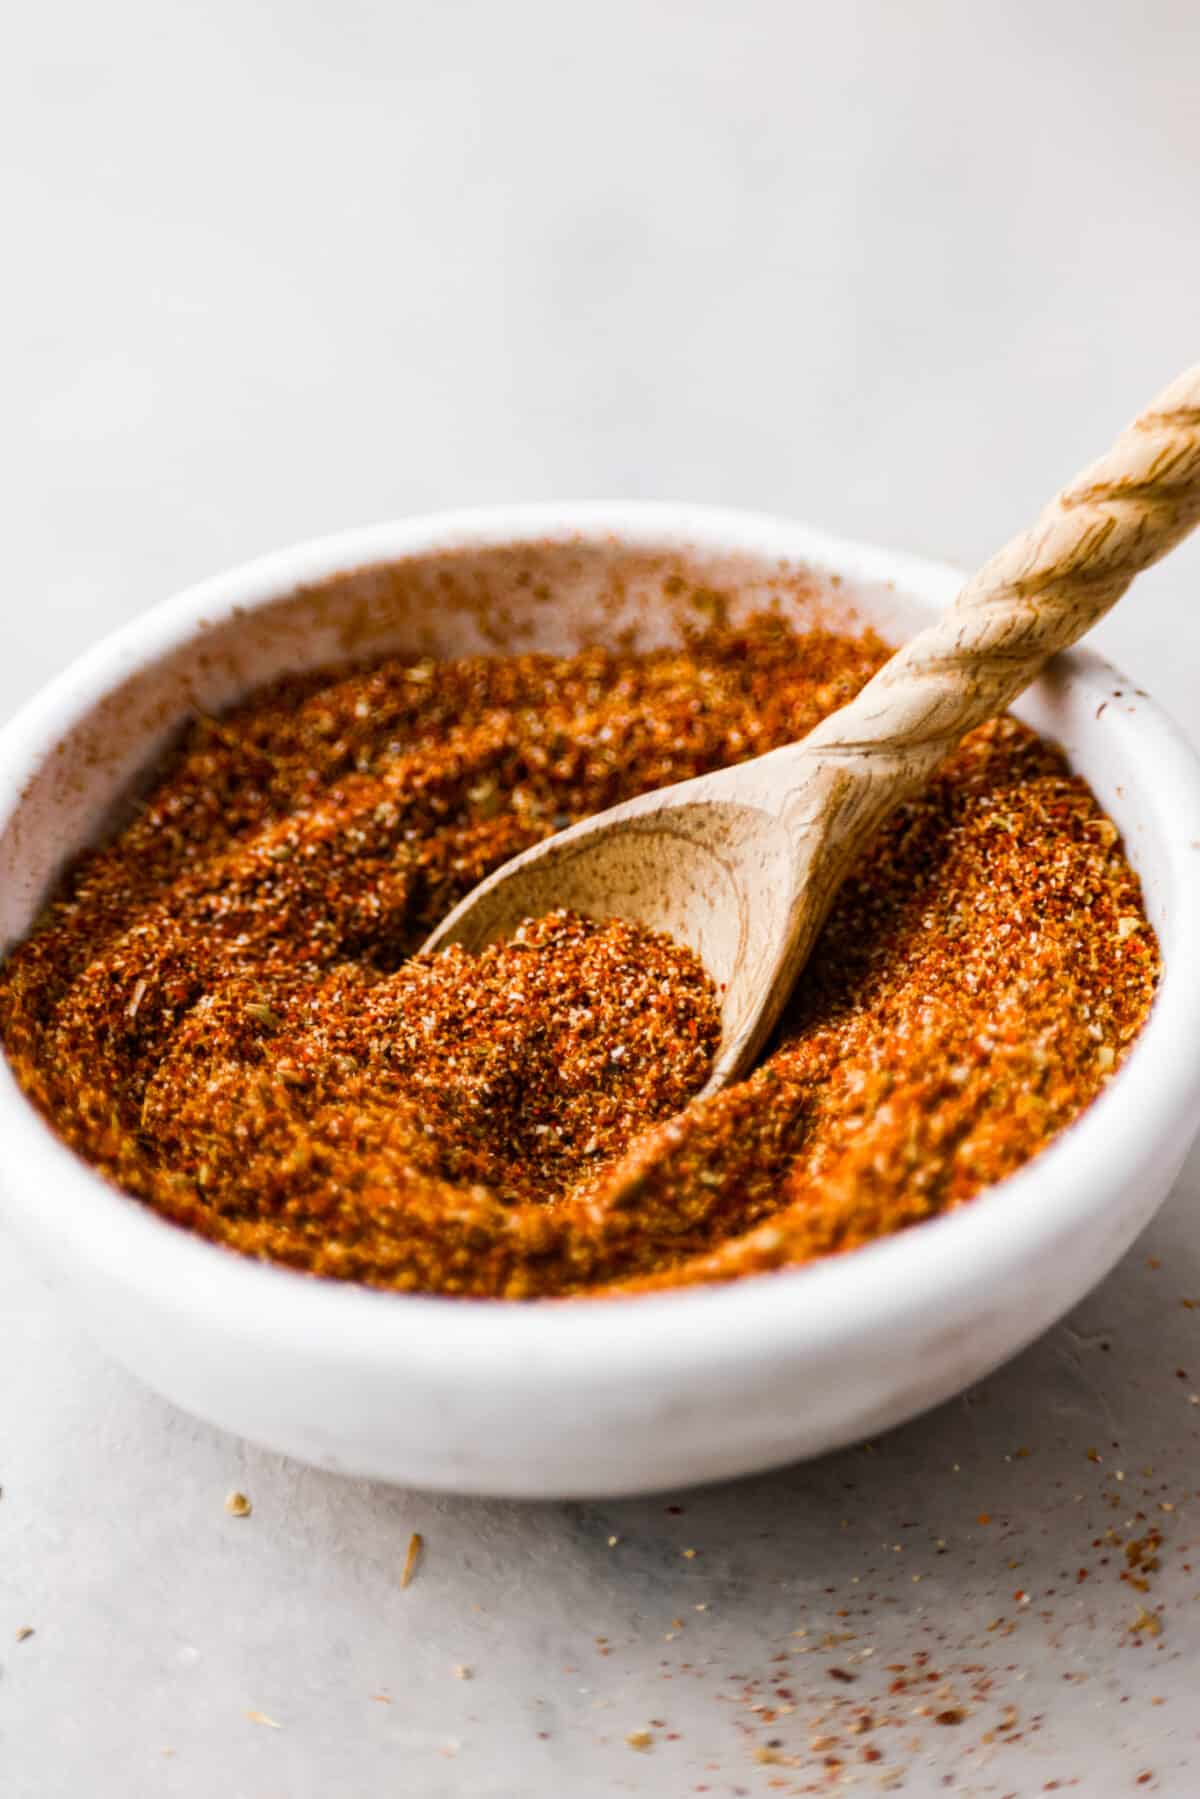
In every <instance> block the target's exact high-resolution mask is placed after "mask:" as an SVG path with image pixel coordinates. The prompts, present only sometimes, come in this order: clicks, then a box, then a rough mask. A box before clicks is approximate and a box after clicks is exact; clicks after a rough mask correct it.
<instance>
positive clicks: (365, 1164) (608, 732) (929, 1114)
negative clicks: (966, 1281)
mask: <svg viewBox="0 0 1200 1799" xmlns="http://www.w3.org/2000/svg"><path fill="white" fill-rule="evenodd" d="M886 653H887V652H886V649H885V646H884V645H883V644H882V643H881V642H880V641H879V640H878V639H877V638H875V637H874V636H873V635H871V634H865V635H863V636H860V637H848V636H840V635H836V634H833V633H829V632H824V631H813V632H809V633H806V634H798V633H795V632H793V631H791V630H789V629H788V628H787V627H786V626H785V625H784V624H783V623H781V622H780V621H779V620H777V619H774V618H761V619H758V620H756V621H752V622H751V623H750V624H749V625H748V626H745V627H743V628H739V629H730V628H727V627H718V628H714V629H712V630H710V631H708V632H706V633H704V634H702V635H698V636H697V637H696V638H695V639H694V640H693V641H692V642H690V643H688V644H686V645H685V646H683V647H681V648H678V649H669V650H658V651H654V652H651V653H647V654H635V653H632V652H617V651H609V650H602V649H592V650H587V651H585V652H583V653H582V654H580V655H577V656H573V657H570V658H565V659H554V658H550V657H546V656H534V655H529V656H520V657H497V658H474V659H470V660H464V661H460V662H449V663H444V664H433V663H428V662H423V663H417V664H415V665H414V664H406V663H404V662H401V661H399V660H388V661H384V662H380V663H378V664H376V665H373V666H370V667H358V668H352V669H341V670H336V669H335V670H329V671H325V672H323V673H319V674H317V675H312V676H307V677H304V678H302V679H289V680H285V681H282V682H280V683H277V684H276V685H274V686H273V687H271V688H269V689H267V690H265V691H264V692H261V693H259V694H257V695H255V696H252V697H251V698H250V699H249V700H247V701H246V702H245V703H244V704H242V705H241V706H239V707H238V708H237V709H236V710H234V711H232V712H231V713H229V714H228V715H227V716H226V717H224V718H222V719H220V720H214V719H210V718H199V719H197V720H195V721H194V723H193V724H192V725H191V727H190V729H189V731H188V733H187V735H186V739H185V741H184V743H183V745H182V747H181V748H180V749H179V751H178V752H177V753H176V754H175V755H174V757H173V758H172V759H171V760H170V762H169V763H168V764H167V765H166V766H164V768H163V769H162V770H161V772H160V774H159V776H158V778H157V780H156V782H155V784H154V785H153V787H152V789H151V791H150V793H149V795H148V797H147V798H146V799H145V800H144V801H143V802H142V804H141V806H140V809H139V811H138V814H137V816H136V817H135V818H134V819H133V820H132V822H131V823H130V824H128V826H127V827H126V828H125V829H124V830H123V831H122V832H121V833H120V834H119V835H118V836H117V837H116V838H114V839H113V841H112V842H110V843H109V844H107V845H106V846H104V847H102V848H100V849H99V850H96V851H93V852H90V853H89V854H87V855H85V856H83V857H82V858H80V860H79V861H78V863H77V864H76V866H75V867H74V869H73V870H72V871H71V873H70V874H69V876H68V877H67V879H66V881H65V882H64V884H63V886H62V888H61V889H60V891H59V893H58V894H57V896H56V897H55V898H54V900H53V901H52V903H51V905H50V906H49V908H48V909H47V911H46V913H45V915H44V916H43V918H42V919H41V921H40V922H39V925H38V927H37V928H36V929H35V931H34V933H33V934H32V936H31V937H30V939H29V940H28V941H27V942H26V943H25V944H23V945H22V946H21V947H20V948H19V949H18V950H17V951H16V952H15V953H14V954H13V955H12V956H11V957H10V958H9V960H8V962H7V964H6V965H5V967H4V968H3V970H2V971H0V1033H2V1035H3V1041H4V1044H5V1047H6V1049H7V1052H8V1055H9V1058H10V1060H11V1062H12V1065H13V1067H14V1070H15V1072H16V1075H17V1078H18V1079H19V1081H20V1083H21V1085H22V1086H23V1088H24V1090H25V1091H26V1093H27V1094H28V1095H29V1096H30V1098H31V1099H32V1100H33V1101H34V1103H35V1104H36V1105H37V1106H38V1107H39V1108H40V1109H41V1110H42V1112H43V1113H44V1114H45V1116H46V1117H47V1118H48V1119H49V1120H50V1122H51V1123H52V1124H53V1126H54V1128H55V1129H56V1130H57V1131H58V1132H59V1133H60V1135H61V1136H62V1137H63V1138H64V1139H65V1140H66V1141H67V1142H68V1143H69V1144H70V1145H71V1146H72V1147H73V1148H74V1149H76V1150H77V1151H78V1152H79V1153H80V1154H81V1155H83V1156H84V1157H86V1158H87V1159H88V1160H89V1161H90V1162H92V1163H93V1164H94V1165H95V1166H96V1167H97V1168H99V1169H100V1170H101V1171H102V1172H103V1173H104V1174H105V1175H106V1176H107V1177H108V1178H109V1179H111V1180H112V1181H114V1182H115V1183H117V1184H118V1185H120V1186H122V1187H123V1188H125V1189H126V1190H128V1191H129V1192H131V1193H134V1194H136V1195H138V1196H139V1197H140V1198H142V1199H143V1200H145V1201H146V1202H147V1203H148V1204H150V1205H152V1206H153V1207H155V1208H156V1209H157V1210H158V1211H159V1212H161V1213H162V1214H163V1215H164V1216H166V1217H168V1218H170V1219H173V1220H175V1221H176V1222H178V1223H179V1224H181V1225H184V1226H186V1227H188V1228H190V1229H192V1230H195V1231H198V1232H201V1233H202V1234H204V1235H205V1236H207V1237H209V1238H211V1239H213V1240H214V1241H216V1242H219V1243H223V1244H226V1245H228V1246H229V1247H231V1248H234V1249H237V1250H240V1251H242V1252H243V1253H245V1254H248V1255H252V1256H258V1257H262V1258H267V1259H271V1260H274V1261H278V1262H282V1263H285V1264H287V1265H289V1266H291V1267H294V1268H298V1269H303V1270H306V1271H310V1272H313V1273H317V1274H321V1275H326V1276H332V1277H336V1278H340V1279H349V1280H358V1281H364V1282H368V1283H370V1284H372V1285H375V1286H380V1287H386V1288H391V1289H395V1290H404V1291H412V1290H418V1291H429V1292H439V1293H448V1294H473V1295H479V1296H494V1297H505V1298H528V1297H537V1296H550V1295H568V1294H578V1293H586V1292H600V1291H612V1290H614V1289H620V1290H627V1291H633V1290H641V1289H646V1288H650V1287H656V1286H670V1285H679V1284H684V1283H688V1282H696V1281H714V1280H727V1279H731V1278H734V1277H736V1276H740V1275H744V1274H748V1273H751V1272H756V1271H759V1270H764V1269H769V1268H776V1267H781V1266H784V1265H789V1264H796V1263H802V1262H805V1261H808V1260H810V1259H812V1258H813V1257H817V1256H822V1255H827V1254H830V1253H833V1252H835V1251H840V1250H844V1249H849V1248H853V1247H854V1246H855V1245H857V1244H862V1243H866V1242H868V1241H870V1240H872V1239H873V1238H875V1237H878V1236H880V1235H882V1234H885V1233H887V1232H890V1231H894V1230H897V1229H900V1228H902V1227H904V1226H907V1225H909V1224H913V1223H917V1222H919V1221H920V1220H922V1219H925V1218H928V1217H931V1216H933V1215H934V1214H936V1213H938V1212H941V1211H945V1210H946V1209H948V1208H950V1207H953V1206H957V1205H960V1204H962V1203H963V1202H964V1201H966V1200H968V1199H970V1198H971V1197H972V1195H974V1194H975V1193H977V1192H979V1190H980V1189H981V1188H982V1187H985V1186H987V1185H989V1184H991V1183H993V1182H995V1181H997V1180H1000V1179H1002V1178H1003V1177H1004V1176H1005V1175H1007V1174H1010V1173H1012V1172H1013V1171H1014V1170H1015V1169H1017V1168H1018V1167H1020V1166H1021V1164H1022V1163H1024V1162H1025V1161H1027V1160H1028V1159H1029V1158H1030V1157H1031V1156H1033V1155H1035V1154H1037V1152H1038V1151H1039V1150H1040V1149H1042V1148H1043V1147H1044V1146H1045V1145H1046V1144H1047V1143H1048V1142H1049V1141H1050V1140H1051V1139H1052V1138H1053V1137H1054V1136H1055V1135H1056V1134H1057V1133H1058V1132H1059V1131H1061V1130H1062V1129H1063V1128H1064V1127H1066V1126H1067V1125H1069V1124H1070V1123H1071V1122H1072V1120H1073V1119H1075V1118H1076V1117H1077V1116H1078V1114H1079V1113H1080V1112H1081V1111H1082V1110H1083V1108H1084V1107H1086V1106H1087V1105H1088V1104H1089V1103H1090V1101H1091V1100H1092V1099H1093V1098H1095V1096H1096V1095H1097V1093H1099V1091H1100V1090H1101V1088H1102V1087H1103V1086H1104V1084H1105V1082H1106V1081H1107V1080H1108V1079H1109V1078H1110V1077H1111V1075H1112V1073H1113V1072H1114V1070H1115V1069H1116V1068H1117V1067H1118V1066H1119V1064H1120V1061H1121V1059H1122V1057H1123V1056H1124V1054H1125V1052H1126V1050H1127V1048H1128V1046H1129V1044H1130V1042H1131V1040H1132V1039H1133V1037H1134V1036H1135V1035H1136V1033H1137V1031H1138V1030H1139V1028H1140V1026H1141V1024H1142V1023H1143V1021H1144V1019H1145V1017H1146V1014H1147V1012H1148V1010H1149V1007H1150V1004H1151V1000H1152V997H1153V993H1154V989H1155V984H1156V981H1157V977H1158V950H1157V945H1156V942H1155V939H1154V935H1153V932H1152V931H1151V929H1150V927H1149V925H1148V924H1147V922H1146V919H1145V916H1144V913H1143V909H1142V904H1141V896H1140V891H1139V888H1138V883H1137V880H1136V878H1135V876H1134V875H1133V874H1132V872H1131V870H1130V868H1129V866H1128V864H1127V862H1126V860H1125V858H1124V855H1123V854H1122V851H1121V847H1120V844H1119V841H1118V833H1117V831H1116V828H1115V827H1114V826H1113V825H1112V824H1111V823H1110V821H1109V820H1107V819H1106V818H1105V817H1104V816H1103V814H1102V813H1101V811H1100V809H1099V807H1098V806H1097V804H1096V802H1095V800H1094V799H1093V797H1092V796H1091V794H1090V793H1089V791H1088V789H1087V786H1086V785H1085V783H1084V782H1082V781H1081V780H1079V779H1078V778H1076V777H1074V776H1072V775H1071V774H1070V773H1069V772H1068V770H1067V769H1066V767H1065V764H1064V762H1063V758H1062V756H1061V754H1060V753H1059V752H1058V751H1057V750H1056V749H1055V748H1053V747H1052V746H1050V745H1048V744H1046V743H1044V742H1042V741H1040V740H1039V739H1038V738H1037V737H1036V736H1035V735H1034V734H1033V733H1032V732H1030V731H1029V730H1027V729H1026V728H1025V727H1024V726H1022V725H1020V724H1018V723H1016V722H1015V721H1014V720H1012V719H1008V718H1006V719H1001V720H999V721H996V722H995V723H993V724H990V725H986V726H984V727H983V728H982V729H980V730H978V731H976V732H974V733H972V735H971V736H970V737H969V738H967V739H966V740H965V741H964V743H963V744H962V745H961V747H960V748H959V749H958V750H957V751H956V752H955V753H954V754H953V755H952V756H951V757H950V758H949V759H948V760H947V762H946V763H945V765H944V767H943V769H942V771H941V772H940V773H939V775H938V776H937V778H936V779H935V780H934V782H933V783H932V785H931V786H930V788H929V790H928V791H927V792H926V793H925V794H924V795H923V796H922V797H921V798H920V799H918V800H916V801H914V802H913V803H911V804H910V805H908V806H906V807H904V808H903V809H902V810H901V811H900V812H898V813H897V814H896V815H895V817H894V818H893V819H892V820H891V821H890V822H889V824H888V825H887V826H886V827H885V828H884V830H883V831H882V832H881V834H880V836H879V838H878V839H877V841H876V843H875V844H874V845H873V846H872V848H871V849H870V851H869V852H868V854H867V855H866V856H865V857H864V859H863V862H862V865H861V867H860V868H859V870H858V871H857V873H856V874H855V875H854V877H853V878H852V879H851V880H850V881H849V882H848V884H847V886H846V888H845V889H844V891H843V893H842V895H841V896H840V898H839V900H838V903H837V905H836V907H835V909H834V912H833V914H832V916H831V918H830V920H829V923H828V925H827V926H826V929H825V932H824V934H823V936H822V938H821V941H820V943H819V944H818V946H817V948H816V951H815V953H814V956H813V959H812V962H811V964H810V966H809V969H808V970H807V972H806V974H805V975H804V977H803V979H802V981H801V983H800V986H799V988H798V990H797V993H796V995H795V997H794V1000H793V1002H792V1004H791V1007H790V1009H789V1011H788V1014H787V1016H786V1018H785V1020H784V1023H783V1025H782V1028H781V1030H780V1032H779V1033H778V1036H777V1039H776V1042H775V1044H774V1045H773V1046H772V1049H771V1051H770V1053H769V1054H768V1056H767V1057H766V1059H765V1061H764V1062H763V1064H762V1066H760V1067H759V1069H758V1070H756V1071H755V1073H754V1074H752V1075H751V1077H750V1078H749V1079H748V1080H746V1081H744V1082H742V1083H740V1084H739V1085H738V1086H736V1087H734V1088H732V1089H730V1090H729V1091H727V1092H725V1093H723V1094H720V1095H717V1096H715V1097H713V1098H709V1099H705V1100H700V1101H697V1100H693V1099H692V1098H691V1096H692V1095H693V1094H695V1093H696V1092H697V1090H698V1089H699V1088H700V1087H701V1086H702V1085H703V1082H704V1079H705V1077H706V1073H707V1069H708V1066H709V1063H710V1061H711V1056H712V1052H713V1048H714V1046H715V1042H716V1034H717V1015H716V1003H715V996H714V995H713V992H712V989H711V984H710V983H709V982H708V979H707V976H706V975H705V974H704V971H703V970H702V969H701V968H700V967H699V966H698V964H697V963H696V961H695V959H694V957H691V956H690V954H689V953H688V952H687V951H685V950H683V949H682V948H681V947H680V946H678V945H675V944H671V943H669V942H667V941H666V940H664V939H662V938H657V937H654V936H653V935H652V934H650V933H647V932H644V931H639V930H638V929H637V928H635V927H633V926H630V925H626V924H620V923H617V922H615V921H608V922H606V923H603V924H596V923H594V922H592V921H588V920H582V919H579V918H574V917H572V916H570V915H569V914H554V915H552V916H551V917H550V918H548V919H545V920H540V921H536V922H534V923H531V924H530V925H529V926H527V927H526V928H525V930H524V931H523V932H522V933H521V934H520V935H519V936H518V938H517V939H516V940H515V941H513V942H512V943H510V944H507V945H502V946H499V947H497V948H496V949H494V950H490V951H488V952H486V953H485V954H484V955H483V956H482V957H479V958H471V957H468V956H465V955H464V954H462V952H460V951H457V950H455V951H451V952H449V953H448V954H446V955H444V956H441V957H438V958H434V959H414V952H415V950H416V949H417V947H418V946H419V944H420V942H421V941H422V940H423V938H424V937H425V935H426V934H427V932H428V931H429V929H431V928H432V926H433V924H434V923H436V922H437V921H438V919H439V918H441V917H442V916H443V915H444V913H445V912H446V911H447V910H448V909H449V907H450V906H451V905H453V904H454V903H455V901H456V900H457V899H459V898H460V897H461V896H462V895H463V894H464V893H466V892H467V891H468V890H469V888H470V887H471V886H472V885H474V883H475V882H476V881H478V880H479V879H480V878H481V877H482V876H483V875H485V874H486V873H488V872H489V871H490V870H491V869H493V868H495V867H496V866H498V865H499V863H501V862H502V861H503V860H505V859H506V858H507V857H508V856H510V855H512V854H514V853H515V852H516V851H517V850H519V849H522V848H524V847H525V846H526V845H528V844H531V843H534V842H537V841H539V840H540V839H542V838H544V837H546V836H548V835H549V834H551V833H552V832H553V831H554V830H556V829H560V828H561V827H562V826H564V825H565V824H567V823H569V822H571V821H573V820H575V819H577V818H581V817H584V816H586V815H587V814H589V813H592V812H595V811H598V810H600V809H601V808H603V807H605V806H608V805H611V804H614V803H615V802H616V801H617V800H619V799H622V798H624V797H626V796H628V795H631V794H634V793H638V792H642V791H644V790H646V789H649V788H653V787H657V786H660V785H663V784H664V783H666V782H669V781H675V780H681V779H684V778H686V777H687V776H690V775H694V774H699V773H701V772H704V771H705V770H708V769H712V768H717V767H721V766H725V765H727V764H729V763H731V762H735V761H738V760H741V759H743V758H745V757H748V756H753V755H758V754H761V753H763V752H764V751H766V750H769V749H772V748H774V747H776V746H777V745H779V744H783V743H787V742H790V741H792V740H793V739H795V738H797V737H800V736H803V735H804V734H805V733H806V732H807V731H808V730H809V729H811V727H812V726H813V725H814V724H815V723H816V722H817V720H818V719H819V718H821V717H822V716H824V715H825V714H826V713H827V712H829V711H831V710H833V709H834V708H835V707H837V706H839V705H841V704H843V703H844V702H845V701H846V700H848V699H849V698H851V697H852V695H853V694H854V693H855V692H856V691H857V690H858V688H859V687H860V686H861V685H862V683H863V682H864V681H865V680H866V679H867V678H868V677H869V675H870V674H871V673H872V672H873V671H874V669H875V668H876V667H877V666H878V665H879V663H880V662H881V661H882V660H883V658H884V657H885V655H886Z"/></svg>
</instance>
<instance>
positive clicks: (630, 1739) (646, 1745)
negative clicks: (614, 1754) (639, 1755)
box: [625, 1730, 654, 1752]
mask: <svg viewBox="0 0 1200 1799" xmlns="http://www.w3.org/2000/svg"><path fill="white" fill-rule="evenodd" d="M625 1741H626V1742H627V1743H628V1744H629V1747H630V1748H631V1749H639V1750H642V1751H643V1752H644V1751H645V1750H647V1749H650V1748H652V1747H653V1744H654V1738H653V1737H652V1736H651V1734H650V1732H649V1731H648V1730H631V1731H630V1733H629V1735H628V1736H627V1737H626V1738H625Z"/></svg>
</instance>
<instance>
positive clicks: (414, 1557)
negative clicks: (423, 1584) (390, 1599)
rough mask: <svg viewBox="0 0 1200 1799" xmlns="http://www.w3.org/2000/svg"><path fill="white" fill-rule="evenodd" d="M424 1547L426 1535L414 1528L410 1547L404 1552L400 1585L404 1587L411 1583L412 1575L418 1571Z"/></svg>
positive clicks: (409, 1540) (409, 1541) (409, 1543)
mask: <svg viewBox="0 0 1200 1799" xmlns="http://www.w3.org/2000/svg"><path fill="white" fill-rule="evenodd" d="M424 1547H425V1539H424V1537H423V1536H422V1535H421V1533H420V1531H419V1530H414V1531H413V1533H412V1536H411V1537H410V1538H409V1539H408V1548H407V1550H406V1551H405V1554H404V1566H403V1568H402V1569H401V1570H400V1585H401V1586H402V1587H407V1586H408V1585H409V1584H410V1583H411V1581H412V1577H413V1575H414V1574H415V1573H416V1571H417V1563H418V1562H419V1561H420V1559H421V1552H422V1550H423V1549H424Z"/></svg>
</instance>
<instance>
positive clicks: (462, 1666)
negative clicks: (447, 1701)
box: [454, 1662, 474, 1680]
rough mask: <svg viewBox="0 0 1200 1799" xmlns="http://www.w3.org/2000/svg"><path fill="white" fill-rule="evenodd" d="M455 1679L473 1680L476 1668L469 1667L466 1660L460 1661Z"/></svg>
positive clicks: (455, 1672) (455, 1671)
mask: <svg viewBox="0 0 1200 1799" xmlns="http://www.w3.org/2000/svg"><path fill="white" fill-rule="evenodd" d="M454 1678H455V1680H473V1679H474V1670H473V1669H471V1668H468V1666H467V1664H466V1662H459V1663H458V1665H457V1667H456V1668H455V1670H454Z"/></svg>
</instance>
